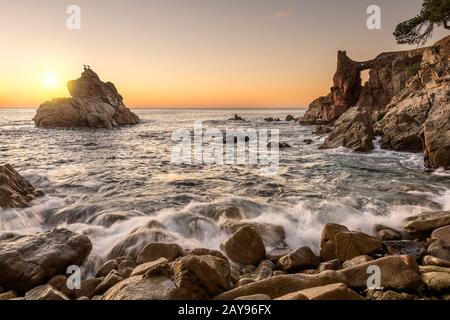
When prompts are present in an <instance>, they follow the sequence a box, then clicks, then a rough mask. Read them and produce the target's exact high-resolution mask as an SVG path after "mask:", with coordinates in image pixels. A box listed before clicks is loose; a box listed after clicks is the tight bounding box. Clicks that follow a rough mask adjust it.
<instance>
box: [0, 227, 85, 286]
mask: <svg viewBox="0 0 450 320" xmlns="http://www.w3.org/2000/svg"><path fill="white" fill-rule="evenodd" d="M91 249H92V244H91V241H90V240H89V239H88V237H86V236H82V235H78V234H75V233H73V232H71V231H69V230H67V229H55V230H53V231H49V232H45V233H38V234H34V235H30V236H16V237H13V238H11V239H8V240H3V241H0V285H1V286H3V287H5V288H8V289H12V290H15V291H16V292H19V293H24V292H27V291H28V290H30V289H32V288H35V287H37V286H39V285H42V284H45V283H46V281H48V280H50V278H52V277H53V276H55V275H58V274H65V273H66V271H67V270H66V268H67V267H69V266H71V265H78V266H81V265H82V263H83V261H84V259H85V258H86V257H87V256H88V255H89V253H90V252H91Z"/></svg>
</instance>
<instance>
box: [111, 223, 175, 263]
mask: <svg viewBox="0 0 450 320" xmlns="http://www.w3.org/2000/svg"><path fill="white" fill-rule="evenodd" d="M173 240H175V239H174V237H173V236H172V234H170V233H169V232H167V231H166V230H161V229H155V228H139V229H137V230H134V231H133V232H131V233H130V234H129V235H128V236H126V237H125V238H124V239H122V240H120V241H118V242H117V243H116V244H115V245H114V247H113V248H112V249H111V252H110V253H109V255H108V259H114V258H117V257H122V256H129V257H133V258H137V257H138V255H139V253H140V252H141V251H142V249H144V248H145V247H146V246H147V245H148V244H149V243H154V242H170V241H173Z"/></svg>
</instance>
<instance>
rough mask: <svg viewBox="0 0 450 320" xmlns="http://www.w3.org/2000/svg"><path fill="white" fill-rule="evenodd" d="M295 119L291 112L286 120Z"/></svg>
mask: <svg viewBox="0 0 450 320" xmlns="http://www.w3.org/2000/svg"><path fill="white" fill-rule="evenodd" d="M295 120H296V119H295V117H294V116H293V115H291V114H289V115H287V116H286V121H295Z"/></svg>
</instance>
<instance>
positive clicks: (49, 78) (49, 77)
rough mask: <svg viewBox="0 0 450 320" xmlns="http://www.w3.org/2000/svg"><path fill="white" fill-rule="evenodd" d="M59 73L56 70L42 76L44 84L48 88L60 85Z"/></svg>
mask: <svg viewBox="0 0 450 320" xmlns="http://www.w3.org/2000/svg"><path fill="white" fill-rule="evenodd" d="M58 81H59V80H58V75H57V74H56V73H55V72H46V73H44V75H43V76H42V84H43V85H44V87H46V88H47V89H55V88H56V87H57V86H58Z"/></svg>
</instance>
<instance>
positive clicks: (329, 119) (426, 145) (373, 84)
mask: <svg viewBox="0 0 450 320" xmlns="http://www.w3.org/2000/svg"><path fill="white" fill-rule="evenodd" d="M364 70H370V71H369V80H368V81H367V83H365V85H364V86H363V85H362V83H361V72H362V71H364ZM449 119H450V36H448V37H446V38H444V39H442V40H440V41H439V42H437V43H436V44H434V45H433V46H430V47H427V48H421V49H415V50H410V51H402V52H389V53H382V54H380V55H379V56H377V57H376V58H375V59H373V60H369V61H365V62H356V61H353V60H351V59H350V58H349V57H348V56H347V53H346V52H345V51H339V52H338V63H337V70H336V73H335V75H334V78H333V87H332V88H331V92H330V93H329V94H328V95H327V96H325V97H320V98H318V99H316V100H315V101H313V102H312V103H311V104H310V105H309V107H308V110H307V112H306V114H305V115H304V117H303V118H302V119H301V120H300V123H301V124H303V125H318V126H319V128H318V129H319V130H318V131H319V132H318V133H319V134H328V136H327V138H326V140H325V143H324V144H323V146H322V147H323V148H325V149H328V148H336V147H341V146H343V147H347V148H350V149H352V150H354V151H358V152H367V151H370V150H373V149H374V145H373V142H372V141H373V140H375V138H376V137H381V147H382V148H384V149H388V150H395V151H410V152H411V151H412V152H423V153H424V163H425V166H426V167H428V168H430V169H437V168H440V167H443V168H446V169H448V168H450V134H449V133H450V120H449ZM323 125H326V126H328V129H327V130H326V131H330V132H324V131H323V130H322V128H323V127H322V126H323Z"/></svg>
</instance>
